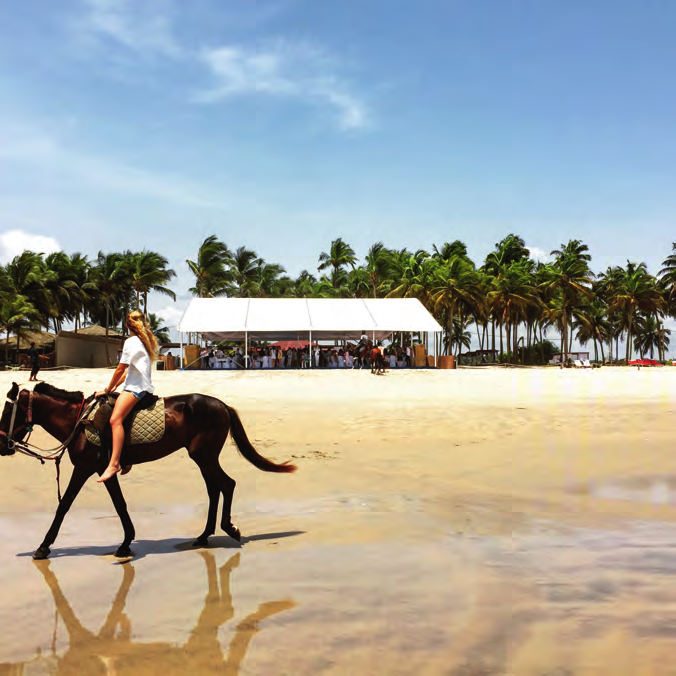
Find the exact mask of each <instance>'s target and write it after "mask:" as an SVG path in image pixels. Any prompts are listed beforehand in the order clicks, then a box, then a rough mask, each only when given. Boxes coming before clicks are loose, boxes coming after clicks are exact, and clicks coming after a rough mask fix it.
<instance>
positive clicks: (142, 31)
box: [81, 0, 183, 57]
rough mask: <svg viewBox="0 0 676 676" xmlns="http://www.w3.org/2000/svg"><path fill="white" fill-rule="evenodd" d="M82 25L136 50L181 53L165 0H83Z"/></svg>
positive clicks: (168, 54) (89, 30) (92, 32)
mask: <svg viewBox="0 0 676 676" xmlns="http://www.w3.org/2000/svg"><path fill="white" fill-rule="evenodd" d="M84 2H85V6H86V12H85V15H84V19H83V21H82V22H81V28H82V29H84V30H85V32H87V33H88V34H90V35H92V36H94V37H96V38H104V39H107V40H112V41H114V42H117V43H119V44H120V45H122V46H124V47H126V48H127V49H131V50H134V51H137V52H146V53H158V54H161V55H163V56H169V57H180V56H182V55H183V49H182V48H181V47H180V45H179V44H178V43H177V41H176V40H175V39H174V37H173V35H172V30H171V23H172V22H171V16H170V11H169V10H170V6H169V4H168V2H166V1H165V0H142V1H140V0H84Z"/></svg>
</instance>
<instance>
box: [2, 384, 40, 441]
mask: <svg viewBox="0 0 676 676" xmlns="http://www.w3.org/2000/svg"><path fill="white" fill-rule="evenodd" d="M20 395H21V392H19V393H18V394H17V395H16V399H10V398H9V397H7V400H8V401H9V403H11V404H12V405H13V406H12V416H11V418H10V421H9V431H8V432H4V431H3V430H0V436H2V437H5V438H6V439H7V449H8V450H10V451H14V450H18V451H22V450H23V449H22V448H21V447H22V446H24V445H27V444H28V439H27V440H26V441H23V439H14V438H13V436H12V435H13V434H18V433H19V432H21V431H22V430H26V431H27V432H28V438H29V439H30V436H31V432H32V431H33V391H32V390H31V391H30V392H29V393H28V410H27V412H26V422H25V423H24V424H23V425H20V426H19V427H17V428H16V430H15V429H14V422H15V420H16V411H17V409H18V408H19V396H20Z"/></svg>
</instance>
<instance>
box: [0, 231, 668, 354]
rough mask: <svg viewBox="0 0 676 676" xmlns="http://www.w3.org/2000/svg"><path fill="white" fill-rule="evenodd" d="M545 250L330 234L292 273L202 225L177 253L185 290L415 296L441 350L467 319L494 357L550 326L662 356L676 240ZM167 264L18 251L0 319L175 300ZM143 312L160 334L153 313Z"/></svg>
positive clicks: (612, 348)
mask: <svg viewBox="0 0 676 676" xmlns="http://www.w3.org/2000/svg"><path fill="white" fill-rule="evenodd" d="M551 256H552V262H551V263H541V262H536V261H534V260H533V259H532V258H531V257H530V254H529V251H528V249H527V247H526V246H525V242H524V240H523V239H522V238H520V237H518V236H517V235H513V234H511V235H508V236H507V237H505V238H504V239H503V240H501V241H500V242H498V243H497V244H496V245H495V250H494V251H492V252H491V253H489V254H488V256H487V257H486V259H485V261H484V262H483V264H482V265H480V266H477V265H476V264H475V263H474V262H473V261H472V260H471V259H470V258H469V256H468V254H467V248H466V246H465V245H464V244H463V243H462V242H460V241H455V242H451V243H445V244H444V245H443V246H441V247H440V248H437V246H436V245H435V246H433V247H432V251H431V252H428V251H423V250H418V251H416V252H411V251H408V250H407V249H401V250H394V249H388V248H387V247H385V245H384V244H383V243H382V242H377V243H375V244H374V245H373V246H372V247H371V248H370V249H369V251H368V253H367V255H366V257H365V259H364V260H363V261H360V260H359V259H358V257H357V256H356V254H355V252H354V250H353V249H352V247H350V245H349V244H347V243H346V242H344V241H343V240H342V239H341V238H338V239H336V240H334V241H333V242H331V246H330V248H329V249H328V251H326V252H322V253H320V255H319V258H318V267H317V274H316V275H315V274H312V273H310V272H308V271H307V270H303V272H301V273H300V275H298V277H296V278H293V277H290V276H289V275H287V274H286V271H285V269H284V268H283V267H282V266H281V265H279V264H277V263H268V262H266V261H265V260H263V259H262V258H260V257H259V256H258V255H257V254H256V252H255V251H253V250H251V249H247V248H246V247H239V248H237V249H234V250H233V249H230V248H229V247H228V246H227V245H226V244H225V243H223V242H221V241H220V240H219V239H218V238H217V237H216V236H213V235H212V236H211V237H208V238H207V239H205V240H204V242H202V244H201V246H200V247H199V249H198V250H197V252H196V256H195V258H194V260H187V261H186V262H187V265H188V267H189V268H190V270H191V271H192V273H193V275H194V279H195V285H194V287H193V288H192V289H191V291H192V293H193V294H194V295H195V296H199V297H203V298H211V297H220V296H226V297H236V298H404V297H406V298H418V299H419V300H420V301H421V302H422V303H423V304H424V305H425V307H427V309H428V310H429V311H430V312H431V313H432V314H433V315H434V317H435V318H436V319H437V321H438V322H439V323H440V324H441V326H442V327H443V328H444V332H443V335H442V336H441V337H440V345H439V347H440V348H441V352H442V353H446V354H449V353H454V354H459V353H461V352H462V351H463V350H467V349H469V345H470V342H471V333H470V331H473V332H474V333H475V334H476V336H477V340H478V343H479V348H480V349H492V350H495V351H496V352H497V353H498V354H499V355H500V359H501V360H502V361H508V362H512V363H543V362H546V361H547V359H548V358H549V356H550V355H551V353H552V350H553V349H554V348H553V347H552V344H551V343H550V341H548V340H546V336H547V332H548V330H550V329H553V330H554V331H556V332H557V333H558V341H557V342H558V347H559V348H560V351H561V352H562V353H564V357H567V354H568V352H570V351H571V348H572V341H573V339H574V338H575V339H576V340H577V341H578V342H579V343H580V344H582V345H586V344H589V343H591V344H593V347H594V356H595V358H596V359H602V360H606V359H615V360H618V359H620V358H621V357H622V358H625V359H630V358H631V356H632V348H633V350H635V351H636V352H637V353H639V354H640V355H641V356H644V355H650V357H651V358H655V357H657V358H658V359H661V360H664V358H665V352H666V350H667V348H668V346H669V340H670V338H669V336H670V333H671V332H670V331H669V330H668V329H666V328H665V327H664V318H665V317H666V316H672V317H673V316H676V243H675V244H673V245H672V254H671V255H670V256H668V257H667V259H666V260H665V261H664V263H663V268H662V270H660V271H659V273H658V275H657V276H654V275H651V274H650V273H649V272H648V270H647V268H646V265H645V263H637V262H631V261H627V264H626V266H617V267H609V268H607V269H606V270H605V271H602V272H596V273H594V272H593V271H592V269H591V267H590V265H591V257H590V255H589V253H588V247H587V246H586V245H585V244H584V243H582V242H581V241H579V240H571V241H569V242H568V243H566V244H562V245H561V246H560V247H559V248H558V249H557V250H555V251H552V252H551ZM167 265H168V262H167V259H166V258H164V257H163V256H162V255H160V254H158V253H155V252H149V251H142V252H140V253H134V252H131V251H127V252H124V253H112V254H104V253H99V256H98V258H97V259H96V260H93V261H89V260H87V258H86V257H84V256H82V255H81V254H79V253H75V254H72V255H70V256H69V255H67V254H65V253H63V252H59V253H54V254H50V255H48V256H44V255H42V254H39V253H34V252H31V251H25V252H24V253H22V254H21V255H20V256H17V257H16V258H15V259H14V260H12V261H11V262H10V263H8V264H7V265H5V266H0V301H1V307H2V309H1V311H0V331H3V332H6V333H9V334H10V335H20V334H21V333H22V332H25V331H27V330H30V329H33V328H37V327H38V326H42V327H45V328H51V329H53V330H54V331H58V330H59V329H60V328H61V327H62V325H63V323H64V322H70V323H72V324H73V325H74V326H75V327H76V328H77V327H80V326H82V325H83V323H86V322H89V323H98V324H100V325H101V326H105V327H106V328H108V327H112V326H115V327H117V326H122V319H123V317H124V316H125V314H126V312H127V311H128V310H130V309H132V308H136V307H140V308H141V309H142V310H144V311H147V309H148V307H147V305H148V293H149V292H150V291H157V292H160V293H163V294H165V295H167V296H169V297H171V298H173V299H174V300H175V295H174V293H173V291H171V289H170V288H169V287H168V284H169V282H170V281H171V279H172V278H173V277H174V276H175V272H174V271H173V270H171V269H168V268H167ZM150 317H151V318H152V321H153V322H154V324H155V330H156V331H158V332H160V333H162V332H163V333H165V334H166V332H167V329H166V327H162V326H160V325H161V323H162V319H161V318H156V317H154V315H150ZM162 338H163V339H164V340H165V341H166V338H167V336H166V335H165V336H162ZM620 339H623V340H624V341H625V346H626V347H625V354H624V355H620V354H619V341H620Z"/></svg>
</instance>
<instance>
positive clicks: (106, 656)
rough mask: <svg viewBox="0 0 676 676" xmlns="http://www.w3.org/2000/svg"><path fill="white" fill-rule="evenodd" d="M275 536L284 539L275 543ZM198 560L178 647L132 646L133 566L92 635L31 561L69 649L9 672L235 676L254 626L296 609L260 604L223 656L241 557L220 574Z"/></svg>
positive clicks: (44, 566) (47, 570)
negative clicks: (199, 579)
mask: <svg viewBox="0 0 676 676" xmlns="http://www.w3.org/2000/svg"><path fill="white" fill-rule="evenodd" d="M280 535H281V536H283V535H284V534H277V535H276V537H279V536H280ZM166 542H167V541H165V543H166ZM172 542H173V541H172ZM172 546H173V545H172ZM199 554H200V555H201V557H202V558H203V560H204V564H205V567H206V575H207V594H206V597H205V599H204V603H203V607H202V610H201V612H200V614H199V617H198V618H197V621H196V623H195V626H194V627H193V629H192V630H191V631H190V632H189V634H188V636H187V638H186V640H185V642H184V643H183V644H182V645H176V644H175V643H168V642H152V641H138V640H135V638H134V632H133V630H132V620H131V619H130V618H129V617H128V616H127V615H126V613H125V605H126V601H127V596H128V594H129V591H130V589H131V587H132V584H133V582H134V577H135V575H136V571H135V569H134V566H133V564H131V563H129V562H127V563H125V564H123V565H121V566H120V568H121V569H122V571H123V573H122V580H121V582H120V586H119V589H118V591H117V594H116V595H115V598H114V600H113V603H112V605H111V608H110V610H109V611H108V614H107V616H106V618H105V620H104V622H103V624H102V625H101V627H100V628H99V630H98V632H94V631H91V630H89V629H87V628H86V627H85V626H84V625H83V624H82V623H81V622H80V620H79V618H78V617H77V615H76V613H75V611H74V610H73V608H72V606H71V605H70V603H69V601H68V599H67V598H66V596H65V594H64V593H63V591H62V589H61V586H60V584H59V581H58V579H57V577H56V575H55V573H54V571H53V570H52V569H51V567H50V562H49V561H47V560H43V561H35V562H34V565H35V566H36V568H37V569H38V570H39V571H40V573H41V574H42V576H43V578H44V580H45V583H46V584H47V586H48V587H49V589H50V591H51V593H52V598H53V600H54V606H55V609H56V613H57V615H58V617H59V618H60V619H61V620H62V621H63V623H64V625H65V627H66V630H67V632H68V648H67V650H65V652H63V653H60V654H58V653H57V651H56V647H55V645H54V644H53V646H52V655H51V656H48V655H45V654H42V653H39V654H38V655H37V656H36V658H35V659H33V660H29V661H28V662H25V663H21V664H17V665H14V666H17V667H19V668H20V669H22V668H23V667H27V666H29V664H32V663H34V662H36V661H38V662H40V661H48V662H49V663H50V665H51V666H50V673H56V674H71V673H125V672H128V673H146V671H147V670H149V669H151V670H152V673H158V674H160V673H191V672H192V673H195V674H201V673H224V674H232V675H235V674H237V673H238V672H239V668H240V665H241V664H242V661H243V659H244V657H245V656H246V652H247V649H248V647H249V644H250V642H251V640H252V639H253V637H254V636H255V635H256V633H258V632H259V631H261V627H260V626H259V623H260V622H262V621H263V620H265V619H267V618H269V617H271V616H273V615H276V614H278V613H281V612H284V611H286V610H290V609H292V608H294V607H295V603H294V602H293V601H292V600H290V599H283V600H279V601H269V602H265V603H261V604H260V605H259V606H258V608H257V609H256V610H255V611H254V612H253V613H250V614H249V615H247V616H246V617H245V618H243V619H242V620H241V621H239V622H238V623H237V624H236V626H235V627H234V631H233V635H232V639H231V640H230V643H229V646H228V649H227V652H226V651H224V650H223V646H222V645H221V641H220V638H219V632H220V629H221V627H222V626H223V625H224V624H225V623H227V622H229V621H230V620H232V619H233V618H234V616H235V609H234V607H233V604H232V595H231V591H230V578H231V575H232V573H233V571H234V570H235V569H236V568H237V567H238V566H239V562H240V554H239V553H235V554H232V555H231V556H230V557H229V558H228V560H227V561H226V562H225V563H224V564H223V565H222V566H221V567H220V569H218V568H217V565H216V558H215V557H214V555H213V554H212V553H211V552H209V551H206V550H201V551H199ZM12 673H14V672H12ZM17 673H19V671H17ZM21 673H24V672H23V671H21Z"/></svg>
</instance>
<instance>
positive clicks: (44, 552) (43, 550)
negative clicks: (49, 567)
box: [33, 547, 52, 561]
mask: <svg viewBox="0 0 676 676" xmlns="http://www.w3.org/2000/svg"><path fill="white" fill-rule="evenodd" d="M51 553H52V550H51V549H50V548H49V547H38V548H37V549H36V550H35V554H33V559H34V560H35V561H43V560H44V559H46V558H47V557H48V556H49V555H50V554H51Z"/></svg>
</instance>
